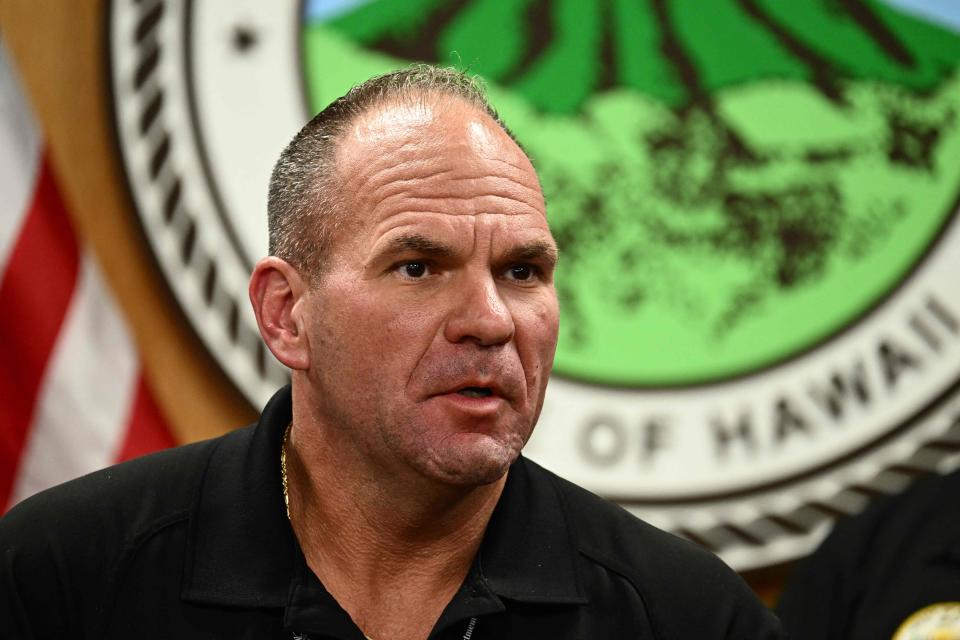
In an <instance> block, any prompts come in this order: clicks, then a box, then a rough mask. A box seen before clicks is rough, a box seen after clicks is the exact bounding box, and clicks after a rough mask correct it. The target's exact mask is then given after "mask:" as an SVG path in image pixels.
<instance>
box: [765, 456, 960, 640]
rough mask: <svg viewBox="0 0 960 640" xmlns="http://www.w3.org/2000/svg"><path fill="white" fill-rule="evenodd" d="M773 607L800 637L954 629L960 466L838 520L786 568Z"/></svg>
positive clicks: (958, 599)
mask: <svg viewBox="0 0 960 640" xmlns="http://www.w3.org/2000/svg"><path fill="white" fill-rule="evenodd" d="M777 611H778V612H779V613H780V615H781V617H782V618H783V623H784V627H785V628H786V629H787V630H788V631H789V632H790V634H791V636H793V637H795V638H800V639H806V638H817V639H818V640H830V639H831V638H835V639H836V640H874V639H875V638H892V637H901V636H896V635H895V634H897V633H898V630H899V631H900V632H901V633H902V634H903V635H902V637H916V638H921V637H923V638H926V637H930V638H932V637H938V638H939V637H943V638H955V637H958V634H960V615H958V614H960V471H955V472H954V473H952V474H951V475H949V476H946V477H939V476H933V477H930V478H925V479H923V480H920V481H918V482H917V484H916V485H915V486H913V487H911V488H910V489H909V490H908V491H906V492H905V493H903V494H901V495H898V496H895V497H892V498H886V499H882V500H879V501H878V502H876V503H874V504H873V505H871V506H870V507H869V508H867V509H866V510H865V511H864V512H863V513H862V514H860V515H858V516H856V517H853V518H848V519H846V520H843V521H841V522H839V523H838V524H837V527H836V529H835V530H834V531H833V533H831V534H830V536H828V537H827V539H826V540H825V541H824V542H823V544H822V545H820V548H819V549H817V551H816V552H815V553H814V554H813V555H812V556H810V557H809V558H808V559H807V560H806V561H804V562H803V563H801V564H800V565H799V566H798V568H797V570H796V571H795V573H794V575H793V576H791V578H790V580H789V581H788V583H787V587H786V589H785V590H784V593H783V596H782V597H781V600H780V603H779V604H778V606H777ZM937 618H940V619H939V620H937ZM916 626H923V627H924V628H925V629H926V634H928V635H926V634H921V633H916V632H912V629H911V627H913V628H916ZM936 628H940V629H941V635H936V634H935V633H933V629H936Z"/></svg>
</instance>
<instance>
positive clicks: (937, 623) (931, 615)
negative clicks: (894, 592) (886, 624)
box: [893, 602, 960, 640]
mask: <svg viewBox="0 0 960 640" xmlns="http://www.w3.org/2000/svg"><path fill="white" fill-rule="evenodd" d="M893 640H960V602H938V603H936V604H931V605H929V606H926V607H924V608H923V609H920V610H919V611H917V612H916V613H914V614H913V615H911V616H910V617H909V618H907V619H906V620H904V621H903V624H901V625H900V628H899V629H897V632H896V633H895V634H893Z"/></svg>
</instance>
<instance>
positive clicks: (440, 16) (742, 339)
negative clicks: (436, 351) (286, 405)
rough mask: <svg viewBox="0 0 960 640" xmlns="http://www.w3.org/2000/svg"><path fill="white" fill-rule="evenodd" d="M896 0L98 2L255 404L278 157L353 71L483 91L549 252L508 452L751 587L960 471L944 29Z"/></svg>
mask: <svg viewBox="0 0 960 640" xmlns="http://www.w3.org/2000/svg"><path fill="white" fill-rule="evenodd" d="M909 4H910V3H909V2H907V1H906V0H898V1H897V3H895V4H894V3H880V2H877V3H862V2H849V3H843V4H842V6H839V5H835V3H832V2H829V1H827V0H822V1H817V2H810V3H803V6H800V4H797V3H759V2H733V1H731V2H717V3H715V5H716V12H715V13H716V15H713V14H711V18H710V20H709V21H707V20H704V18H703V15H702V13H700V12H692V11H683V10H681V8H680V4H679V3H676V2H673V1H672V0H651V1H650V2H648V3H634V4H630V3H606V2H599V3H562V2H549V1H548V2H538V3H532V4H528V3H509V2H504V3H490V2H481V1H479V0H460V1H457V2H434V1H428V2H418V3H394V2H383V1H371V0H364V1H360V0H337V1H332V0H328V1H320V0H312V1H309V0H308V1H305V2H303V3H302V4H301V5H300V6H294V3H291V4H283V3H257V2H253V1H251V0H245V1H241V2H226V1H224V0H219V1H216V0H210V1H208V2H203V3H200V2H191V1H189V0H179V1H176V2H175V1H172V0H152V1H147V0H144V1H142V2H136V3H131V2H113V3H112V4H111V16H110V44H111V52H110V60H111V79H112V91H113V105H114V112H115V124H116V129H117V137H118V140H119V143H120V147H121V152H122V156H123V162H124V167H125V170H126V175H127V178H128V182H129V184H130V188H131V193H132V196H133V199H134V202H135V204H136V208H137V211H138V213H139V216H140V218H141V221H142V224H143V228H144V230H145V232H146V235H147V236H148V238H149V240H150V243H151V246H152V248H153V251H154V253H155V255H156V258H157V260H158V262H159V264H160V266H161V268H162V270H163V272H164V273H165V275H166V277H167V280H168V282H169V283H170V286H171V289H172V290H173V291H174V293H175V295H176V297H177V299H178V301H179V302H180V304H181V305H182V307H183V309H184V311H185V313H186V314H187V316H188V317H189V318H190V320H191V322H192V323H193V326H194V327H195V329H196V331H197V333H198V334H199V335H200V336H201V338H202V339H203V341H204V342H205V344H206V345H207V346H208V348H209V349H210V352H211V353H212V354H213V355H214V357H215V358H216V359H217V360H218V361H219V362H220V364H221V366H222V368H223V370H224V371H225V372H226V374H227V375H228V376H230V378H231V379H232V380H233V381H234V382H235V383H236V384H237V386H238V387H239V388H240V389H242V390H243V391H244V393H245V394H246V395H247V397H248V398H249V399H250V400H251V402H253V403H254V404H261V403H262V402H264V401H265V399H266V398H267V397H269V395H270V394H271V393H272V391H273V390H274V389H275V388H276V387H277V386H279V385H280V384H282V383H283V382H284V381H285V379H286V372H285V371H284V370H283V369H282V367H280V366H279V365H278V364H277V363H275V362H274V361H273V359H272V358H271V357H269V354H268V353H267V352H266V350H265V348H264V346H263V345H262V343H261V341H260V339H259V335H258V332H257V330H256V325H255V322H254V320H253V316H252V313H251V312H250V311H249V309H248V305H247V304H246V282H247V277H248V274H249V271H250V268H251V267H252V265H253V263H254V261H255V260H256V259H257V258H258V257H259V256H261V255H264V254H265V252H266V244H267V242H266V224H265V218H266V216H265V209H266V190H267V181H268V178H269V174H270V169H271V165H272V163H273V161H274V160H275V158H277V157H278V155H279V153H280V150H281V149H282V148H283V147H284V145H285V144H286V143H287V141H288V140H289V139H290V138H291V137H292V136H293V135H294V133H295V132H296V131H297V130H298V129H299V128H300V126H302V124H303V123H304V122H305V121H306V120H307V119H308V118H309V117H310V115H311V114H313V113H315V112H316V111H317V110H319V109H320V108H322V107H323V106H325V105H326V104H327V103H329V102H330V101H331V100H333V99H334V98H336V97H338V96H340V95H342V94H343V93H344V92H345V91H346V90H347V89H349V87H350V86H352V85H353V84H355V83H357V82H359V81H362V80H363V79H365V78H368V77H370V76H373V75H376V74H379V73H383V72H386V71H389V70H391V69H395V68H398V67H401V66H405V65H407V64H409V63H410V62H412V61H426V62H433V63H445V64H446V63H452V64H456V65H460V66H462V67H464V68H466V69H468V70H470V72H475V73H479V74H481V75H482V76H483V77H485V78H486V80H487V81H488V86H489V92H490V96H491V101H492V102H493V104H494V105H496V107H497V109H498V110H499V111H500V113H501V115H502V116H503V117H504V120H505V121H506V122H507V123H508V124H509V125H510V127H511V129H512V130H513V131H514V133H515V134H516V135H517V137H518V138H519V139H520V140H521V141H522V142H523V144H524V146H525V148H526V150H527V151H528V152H529V154H530V156H531V158H532V159H533V161H534V163H535V165H536V166H537V169H538V172H539V175H540V178H541V181H542V184H543V187H544V191H545V194H546V197H547V201H548V209H549V215H550V224H551V228H552V230H553V233H554V235H555V237H556V238H557V241H558V244H559V245H560V248H561V254H562V260H561V263H560V266H559V269H558V273H557V287H558V294H559V296H560V301H561V310H562V319H561V337H560V343H559V346H558V351H557V357H556V363H555V370H554V372H555V375H554V377H553V380H552V381H551V383H550V388H549V389H548V393H547V399H546V402H545V406H544V409H543V412H542V415H541V419H540V425H539V426H538V428H537V430H536V432H535V434H534V436H533V438H532V440H531V442H530V443H529V445H528V448H527V453H528V455H530V456H531V457H533V458H535V459H537V460H538V461H540V462H542V463H543V464H545V465H546V466H548V467H550V468H551V469H553V470H555V471H557V472H558V473H560V474H561V475H564V476H565V477H568V478H570V479H571V480H573V481H575V482H577V483H579V484H581V485H583V486H585V487H587V488H589V489H591V490H593V491H595V492H597V493H599V494H601V495H604V496H606V497H608V498H611V499H614V500H617V501H619V502H620V503H621V504H623V505H624V506H626V507H627V508H629V509H630V510H632V511H635V512H636V513H637V514H638V515H641V516H642V517H644V518H646V519H647V520H649V521H651V522H653V523H654V524H656V525H658V526H661V527H662V528H665V529H668V530H670V531H674V532H676V533H678V534H680V535H683V536H686V537H688V538H691V539H693V540H695V541H698V542H700V543H701V544H703V545H705V546H707V547H708V548H711V549H713V550H714V551H716V552H718V553H719V554H720V555H721V556H723V557H724V558H725V559H726V560H727V561H728V562H729V563H731V564H732V565H733V566H735V567H736V568H738V569H748V568H753V567H759V566H765V565H769V564H773V563H777V562H781V561H784V560H787V559H790V558H793V557H797V556H799V555H802V554H804V553H806V552H808V551H809V550H810V549H811V548H812V546H813V545H815V544H816V543H817V542H818V541H819V539H820V538H821V537H822V536H823V534H824V533H825V532H826V530H827V529H828V528H829V525H830V523H831V522H832V521H833V519H834V518H835V517H837V516H838V515H841V514H846V513H853V512H855V511H857V510H859V509H860V508H861V507H862V506H863V505H864V504H865V502H866V501H867V500H868V499H869V498H870V497H872V496H874V495H876V494H878V493H888V492H893V491H897V490H899V489H901V488H902V487H903V486H904V485H905V484H906V483H907V482H908V481H909V480H910V479H911V478H912V477H913V476H915V475H917V474H919V473H923V472H926V471H931V470H935V471H941V472H945V471H948V470H951V469H953V468H955V467H956V466H957V464H958V463H960V296H958V295H957V293H958V285H957V274H960V223H958V222H957V218H958V217H960V216H958V212H957V205H958V198H960V108H958V106H957V105H960V63H958V61H960V34H958V32H957V31H955V30H952V29H953V28H952V27H950V26H949V25H950V24H960V16H954V18H958V19H956V20H952V21H951V20H949V19H947V18H945V17H944V16H938V15H932V14H930V13H929V12H928V13H927V14H922V15H921V14H917V13H911V12H910V11H908V10H907V9H905V8H904V6H906V5H909ZM838 7H839V8H838ZM948 17H949V16H948ZM494 35H495V37H494Z"/></svg>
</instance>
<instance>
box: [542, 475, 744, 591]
mask: <svg viewBox="0 0 960 640" xmlns="http://www.w3.org/2000/svg"><path fill="white" fill-rule="evenodd" d="M530 468H531V473H532V474H533V475H535V476H540V477H541V478H542V479H543V480H545V481H548V482H550V483H551V484H553V486H554V487H555V488H556V490H557V492H558V494H559V495H560V498H561V501H562V503H563V505H564V511H565V515H566V518H567V521H568V524H569V525H570V526H571V528H572V529H573V531H574V535H575V537H576V542H577V545H578V548H579V550H580V552H581V553H583V554H585V555H586V556H588V557H590V558H591V559H592V560H593V561H594V562H598V563H600V564H604V565H608V564H609V565H612V567H616V568H617V569H619V570H622V571H624V572H626V573H629V574H630V576H627V577H633V576H634V575H642V574H644V573H645V572H647V571H649V570H651V569H655V570H660V569H662V568H663V567H664V566H666V565H669V564H671V563H681V564H683V565H684V566H686V567H690V568H694V569H697V568H699V569H705V570H715V569H716V568H717V567H720V568H722V570H723V571H724V572H730V571H731V570H730V569H729V568H728V567H727V566H726V565H725V564H724V563H723V562H722V561H721V560H720V559H719V558H717V556H715V555H714V554H712V553H710V552H709V551H707V550H705V549H703V548H702V547H700V546H698V545H696V544H694V543H692V542H690V541H689V540H685V539H683V538H680V537H678V536H675V535H673V534H670V533H667V532H666V531H663V530H662V529H658V528H657V527H654V526H653V525H651V524H649V523H648V522H646V521H644V520H642V519H640V518H638V517H637V516H635V515H634V514H632V513H630V512H629V511H627V510H626V509H624V508H623V507H621V506H620V505H617V504H614V503H612V502H610V501H609V500H606V499H605V498H601V497H600V496H598V495H596V494H594V493H592V492H590V491H588V490H587V489H584V488H583V487H581V486H579V485H577V484H574V483H573V482H570V481H569V480H566V479H564V478H562V477H560V476H558V475H556V474H554V473H552V472H551V471H548V470H546V469H544V468H542V467H540V466H538V465H536V463H530Z"/></svg>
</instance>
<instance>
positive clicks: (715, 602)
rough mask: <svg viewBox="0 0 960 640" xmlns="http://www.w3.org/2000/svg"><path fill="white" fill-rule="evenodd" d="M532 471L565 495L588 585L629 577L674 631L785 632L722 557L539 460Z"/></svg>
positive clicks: (656, 619)
mask: <svg viewBox="0 0 960 640" xmlns="http://www.w3.org/2000/svg"><path fill="white" fill-rule="evenodd" d="M530 469H531V473H532V474H533V475H534V476H535V477H539V478H540V481H546V482H549V483H551V484H552V485H553V486H554V487H555V488H556V490H557V492H558V494H559V495H560V499H561V502H562V503H563V505H564V514H565V517H566V519H567V524H568V526H569V527H570V529H571V531H572V534H573V536H574V538H575V542H576V545H577V549H578V551H579V553H580V555H581V557H582V558H583V562H584V563H586V565H585V570H584V573H585V574H587V575H584V576H583V578H584V580H585V586H586V588H587V589H588V590H589V589H590V588H591V587H590V584H589V583H590V582H591V580H590V574H593V575H594V576H595V577H598V578H599V577H600V576H606V577H614V579H618V580H621V581H623V582H625V583H628V584H629V585H630V590H631V591H632V592H633V593H635V595H636V597H638V598H639V599H640V600H642V601H643V606H644V608H645V609H646V610H647V612H648V614H649V615H650V617H651V620H652V621H653V623H654V626H655V627H657V628H658V629H660V630H661V632H663V633H667V635H671V636H674V635H676V637H693V636H691V635H690V634H697V633H701V632H704V631H705V630H709V631H708V632H709V633H713V632H714V630H720V629H726V630H727V633H729V630H731V629H741V630H751V632H750V635H748V636H745V637H756V638H767V637H770V638H777V637H780V634H781V631H780V627H779V623H778V622H777V620H776V618H775V617H774V616H773V615H772V614H771V613H770V612H769V611H768V610H767V609H766V607H764V606H763V605H762V604H761V603H760V602H759V600H757V598H756V596H755V595H754V594H753V592H752V591H751V590H750V588H749V587H748V586H747V585H746V583H745V582H744V581H743V579H742V578H740V576H739V575H737V574H736V573H735V572H734V571H733V570H732V569H731V568H730V567H728V566H727V565H726V564H725V563H724V562H723V561H722V560H721V559H720V558H719V557H717V556H716V555H714V554H713V553H711V552H710V551H708V550H706V549H704V548H702V547H700V546H699V545H696V544H694V543H693V542H690V541H689V540H686V539H683V538H680V537H678V536H675V535H673V534H670V533H668V532H666V531H663V530H661V529H658V528H657V527H654V526H653V525H651V524H649V523H647V522H645V521H643V520H641V519H640V518H638V517H637V516H635V515H633V514H632V513H630V512H629V511H627V510H626V509H624V508H623V507H621V506H619V505H616V504H614V503H612V502H610V501H608V500H605V499H604V498H601V497H599V496H597V495H595V494H593V493H591V492H590V491H588V490H586V489H584V488H583V487H580V486H578V485H576V484H574V483H572V482H570V481H568V480H565V479H563V478H561V477H560V476H557V475H556V474H553V473H551V472H550V471H547V470H546V469H543V468H541V467H539V466H537V465H536V464H533V463H531V464H530ZM604 583H606V582H605V581H604ZM589 595H590V594H589V593H588V594H587V596H588V597H589ZM677 634H679V635H677ZM717 637H734V636H729V635H723V636H717Z"/></svg>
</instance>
